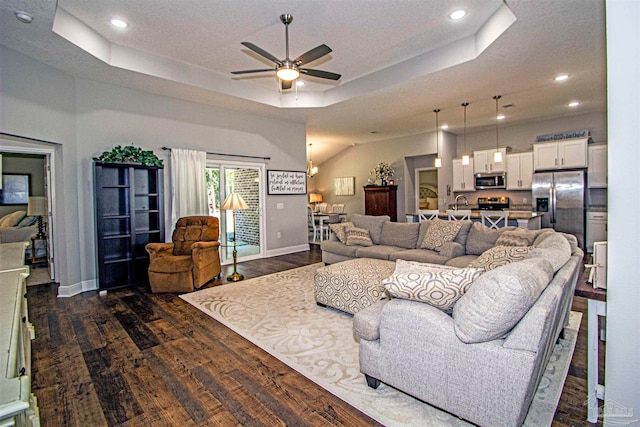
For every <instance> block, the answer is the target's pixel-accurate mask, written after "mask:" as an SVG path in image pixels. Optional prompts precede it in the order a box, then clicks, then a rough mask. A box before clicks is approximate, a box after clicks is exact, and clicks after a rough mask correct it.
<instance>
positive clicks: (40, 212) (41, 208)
mask: <svg viewBox="0 0 640 427" xmlns="http://www.w3.org/2000/svg"><path fill="white" fill-rule="evenodd" d="M46 214H47V199H46V198H45V197H29V204H28V205H27V215H29V216H37V217H38V234H36V239H44V229H43V224H42V217H43V216H44V215H46Z"/></svg>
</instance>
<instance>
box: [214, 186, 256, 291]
mask: <svg viewBox="0 0 640 427" xmlns="http://www.w3.org/2000/svg"><path fill="white" fill-rule="evenodd" d="M220 209H222V210H226V211H232V214H233V274H232V275H231V276H229V277H227V280H228V281H230V282H239V281H240V280H242V279H244V276H243V275H242V274H240V273H238V271H237V270H236V260H237V257H238V251H237V250H236V241H237V240H238V239H237V238H236V237H237V234H236V211H237V210H240V209H249V206H248V205H247V203H246V202H245V201H244V199H243V198H242V196H241V195H240V194H238V193H229V195H228V196H227V198H226V199H224V202H223V203H222V206H221V207H220Z"/></svg>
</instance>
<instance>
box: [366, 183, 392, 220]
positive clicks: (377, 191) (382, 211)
mask: <svg viewBox="0 0 640 427" xmlns="http://www.w3.org/2000/svg"><path fill="white" fill-rule="evenodd" d="M397 191H398V186H397V185H367V186H365V187H364V213H365V215H389V216H390V217H391V221H398V207H397V206H398V204H397V200H396V193H397Z"/></svg>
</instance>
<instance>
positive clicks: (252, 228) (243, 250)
mask: <svg viewBox="0 0 640 427" xmlns="http://www.w3.org/2000/svg"><path fill="white" fill-rule="evenodd" d="M263 177H264V166H263V165H252V164H241V163H223V162H213V161H210V162H208V164H207V169H206V182H207V197H208V205H209V215H211V216H215V217H217V218H218V219H219V223H220V249H221V250H220V255H221V262H222V264H230V263H232V262H233V250H234V248H235V249H236V250H237V260H238V261H248V260H251V259H257V258H262V257H263V253H264V249H263V248H264V242H263V240H264V238H263V236H264V233H263V230H264V224H263V223H264V215H263V212H264V209H263V197H262V194H264V192H263V188H264V185H263ZM232 192H234V193H237V194H240V196H242V198H243V199H244V201H245V202H246V204H247V205H248V207H249V208H248V209H243V210H237V211H235V221H234V212H232V211H224V210H221V209H220V207H221V206H222V203H223V201H224V200H225V198H226V197H227V196H228V195H229V194H230V193H232Z"/></svg>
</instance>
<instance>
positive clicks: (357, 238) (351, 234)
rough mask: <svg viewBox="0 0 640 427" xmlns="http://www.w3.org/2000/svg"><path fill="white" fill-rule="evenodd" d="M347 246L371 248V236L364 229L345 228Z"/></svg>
mask: <svg viewBox="0 0 640 427" xmlns="http://www.w3.org/2000/svg"><path fill="white" fill-rule="evenodd" d="M345 232H346V234H347V246H371V245H373V242H372V241H371V236H370V235H369V230H367V229H366V228H358V227H347V228H346V229H345Z"/></svg>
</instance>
